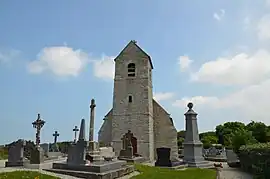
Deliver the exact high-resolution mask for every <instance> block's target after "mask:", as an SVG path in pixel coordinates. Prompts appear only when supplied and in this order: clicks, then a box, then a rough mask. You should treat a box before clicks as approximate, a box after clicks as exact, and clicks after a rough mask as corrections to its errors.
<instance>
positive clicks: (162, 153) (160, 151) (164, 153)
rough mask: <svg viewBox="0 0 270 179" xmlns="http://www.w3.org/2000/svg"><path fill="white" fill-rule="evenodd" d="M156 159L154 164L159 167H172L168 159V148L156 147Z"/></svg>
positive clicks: (169, 150) (169, 151)
mask: <svg viewBox="0 0 270 179" xmlns="http://www.w3.org/2000/svg"><path fill="white" fill-rule="evenodd" d="M156 151H157V161H156V162H155V166H160V167H172V162H171V160H170V153H171V149H170V148H165V147H162V148H157V149H156Z"/></svg>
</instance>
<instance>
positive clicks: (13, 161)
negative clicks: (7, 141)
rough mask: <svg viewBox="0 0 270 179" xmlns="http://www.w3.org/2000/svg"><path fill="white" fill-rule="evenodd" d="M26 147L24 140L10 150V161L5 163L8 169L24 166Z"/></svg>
mask: <svg viewBox="0 0 270 179" xmlns="http://www.w3.org/2000/svg"><path fill="white" fill-rule="evenodd" d="M25 145H26V143H25V141H24V140H18V141H17V142H16V143H14V144H13V145H12V146H10V147H9V149H8V161H7V162H6V163H5V166H6V167H17V166H23V164H24V157H23V152H24V146H25Z"/></svg>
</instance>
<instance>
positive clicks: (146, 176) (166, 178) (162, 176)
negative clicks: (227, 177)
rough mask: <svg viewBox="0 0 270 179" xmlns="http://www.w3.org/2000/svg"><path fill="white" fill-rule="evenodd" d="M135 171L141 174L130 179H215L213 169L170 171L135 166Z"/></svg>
mask: <svg viewBox="0 0 270 179" xmlns="http://www.w3.org/2000/svg"><path fill="white" fill-rule="evenodd" d="M135 166H136V170H138V171H139V172H141V173H140V174H139V175H137V176H134V177H132V178H131V179H215V178H216V171H215V170H213V169H199V168H188V169H186V170H172V169H165V168H158V167H150V166H145V165H138V164H136V165H135Z"/></svg>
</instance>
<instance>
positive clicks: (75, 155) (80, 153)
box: [67, 119, 88, 165]
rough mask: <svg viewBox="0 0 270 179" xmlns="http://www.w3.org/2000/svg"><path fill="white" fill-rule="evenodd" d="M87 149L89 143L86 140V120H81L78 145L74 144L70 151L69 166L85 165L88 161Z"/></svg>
mask: <svg viewBox="0 0 270 179" xmlns="http://www.w3.org/2000/svg"><path fill="white" fill-rule="evenodd" d="M86 147H88V142H87V141H86V140H85V120H84V119H82V120H81V127H80V134H79V140H78V141H77V143H76V144H72V145H71V146H70V147H69V149H68V150H69V151H68V159H67V164H68V165H85V164H86V163H87V161H86V160H85V157H86Z"/></svg>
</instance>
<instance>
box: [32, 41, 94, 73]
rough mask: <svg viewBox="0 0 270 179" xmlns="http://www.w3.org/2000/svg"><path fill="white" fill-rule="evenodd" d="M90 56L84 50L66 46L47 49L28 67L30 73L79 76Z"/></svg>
mask: <svg viewBox="0 0 270 179" xmlns="http://www.w3.org/2000/svg"><path fill="white" fill-rule="evenodd" d="M88 60H89V56H88V55H87V54H86V53H85V52H83V51H82V50H80V49H78V50H74V49H72V48H70V47H66V46H55V47H46V48H44V49H42V50H41V52H40V53H39V54H38V56H37V59H36V60H35V61H32V62H30V63H29V64H28V65H27V69H28V71H29V72H30V73H34V74H39V73H43V72H51V73H53V74H55V75H57V76H77V75H78V74H79V73H80V72H81V70H82V69H83V68H84V67H85V66H86V64H87V62H88Z"/></svg>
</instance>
